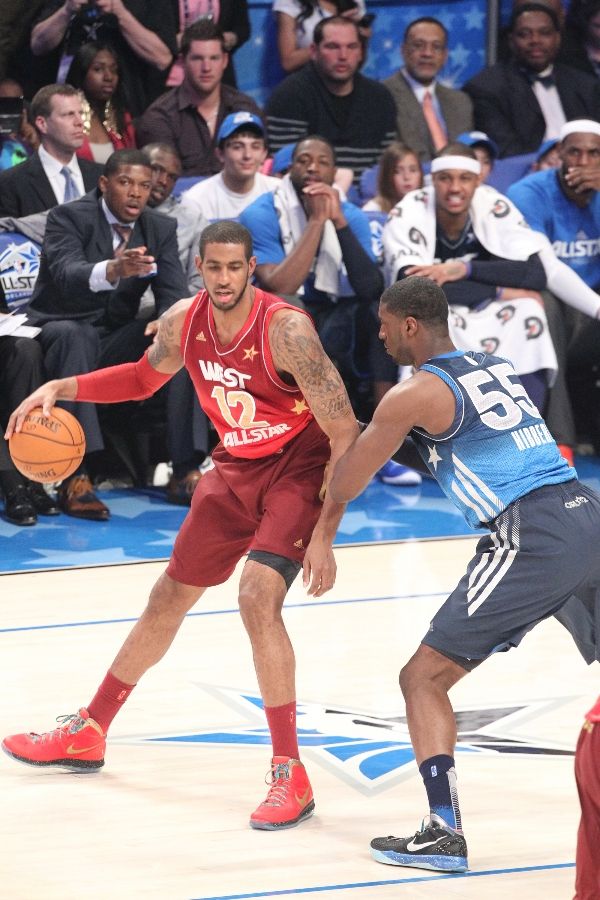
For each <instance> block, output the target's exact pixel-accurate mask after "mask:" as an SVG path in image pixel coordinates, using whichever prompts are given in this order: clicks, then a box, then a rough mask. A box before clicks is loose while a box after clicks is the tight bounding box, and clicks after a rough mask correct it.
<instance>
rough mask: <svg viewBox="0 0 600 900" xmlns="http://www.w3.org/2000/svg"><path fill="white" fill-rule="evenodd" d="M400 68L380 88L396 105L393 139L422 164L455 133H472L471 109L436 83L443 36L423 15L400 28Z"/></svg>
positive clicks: (441, 63)
mask: <svg viewBox="0 0 600 900" xmlns="http://www.w3.org/2000/svg"><path fill="white" fill-rule="evenodd" d="M400 50H401V53H402V58H403V60H404V67H403V68H402V69H399V70H398V71H397V72H394V74H393V75H391V76H390V77H389V78H386V79H385V81H384V82H383V84H384V85H385V86H386V88H387V89H388V91H389V92H390V93H391V95H392V97H393V98H394V102H395V104H396V135H397V137H398V140H399V141H402V142H403V143H405V144H407V145H408V146H409V147H413V148H414V149H415V150H416V151H417V153H418V154H419V156H420V158H421V160H424V161H427V160H430V159H431V157H432V156H433V155H434V154H435V153H436V151H437V150H441V148H442V147H444V146H445V145H446V144H447V143H448V141H454V140H456V136H457V135H458V134H459V133H460V132H461V131H470V130H471V129H472V128H473V105H472V103H471V99H470V97H468V96H467V95H466V94H464V93H463V92H462V91H456V90H453V89H452V88H448V87H445V86H444V85H443V84H441V83H440V82H439V81H438V80H437V78H438V75H439V73H440V72H441V70H442V69H443V68H444V66H445V65H446V62H447V60H448V31H447V29H446V28H445V26H444V25H442V23H441V22H438V20H437V19H432V18H430V17H429V16H425V17H423V18H421V19H415V21H414V22H411V23H410V25H408V27H407V28H406V30H405V32H404V39H403V42H402V46H401V48H400Z"/></svg>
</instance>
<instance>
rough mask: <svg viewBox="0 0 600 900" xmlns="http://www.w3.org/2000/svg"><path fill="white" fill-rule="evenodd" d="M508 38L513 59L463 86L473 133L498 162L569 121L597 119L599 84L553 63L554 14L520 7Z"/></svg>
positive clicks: (556, 41)
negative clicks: (493, 149) (485, 139)
mask: <svg viewBox="0 0 600 900" xmlns="http://www.w3.org/2000/svg"><path fill="white" fill-rule="evenodd" d="M509 36H510V47H511V52H512V59H511V60H510V61H509V62H500V63H496V65H493V66H488V67H487V68H486V69H483V71H481V72H479V74H478V75H475V77H474V78H471V80H470V81H468V82H467V83H466V84H465V86H464V90H465V91H466V92H467V93H468V94H469V95H470V97H471V98H472V100H473V104H474V109H475V127H476V128H478V129H480V130H481V131H485V133H486V134H488V135H489V136H490V137H491V138H492V140H494V141H495V142H496V144H497V145H498V148H499V150H500V156H501V157H505V156H518V155H519V154H523V153H534V152H535V151H536V150H537V148H538V147H539V146H540V144H541V143H542V141H544V140H549V139H551V138H555V137H558V135H559V133H560V130H561V128H562V126H563V125H564V124H565V122H567V121H570V120H572V119H596V120H598V119H600V81H598V79H597V78H593V77H592V76H591V75H586V74H585V73H584V72H580V71H578V70H577V69H573V68H571V67H570V66H565V65H563V64H562V63H557V62H556V58H557V56H558V52H559V49H560V26H559V21H558V18H557V16H556V14H555V13H554V11H553V10H552V9H550V8H548V7H547V6H544V5H542V4H541V3H524V4H522V5H521V6H519V7H518V8H517V9H515V11H514V12H513V15H512V17H511V22H510V26H509Z"/></svg>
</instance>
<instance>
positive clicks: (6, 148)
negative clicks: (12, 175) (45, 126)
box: [0, 78, 40, 171]
mask: <svg viewBox="0 0 600 900" xmlns="http://www.w3.org/2000/svg"><path fill="white" fill-rule="evenodd" d="M0 97H12V98H13V99H14V100H17V101H19V102H20V101H21V100H22V98H23V88H22V86H21V85H20V84H19V82H18V81H15V80H14V78H3V79H2V80H1V81H0ZM5 124H6V122H5V120H4V119H3V121H2V126H3V127H2V130H1V131H0V171H4V169H10V168H12V166H16V165H18V164H19V163H22V162H24V160H26V159H27V158H28V157H29V156H31V155H32V153H33V152H34V150H37V148H38V147H39V145H40V140H39V137H38V134H37V131H36V130H35V128H34V127H33V125H32V124H31V123H30V121H29V116H28V104H27V103H25V102H23V109H22V112H21V115H20V118H19V119H18V120H16V121H15V124H14V127H13V129H12V131H8V130H6V129H5V127H4V126H5Z"/></svg>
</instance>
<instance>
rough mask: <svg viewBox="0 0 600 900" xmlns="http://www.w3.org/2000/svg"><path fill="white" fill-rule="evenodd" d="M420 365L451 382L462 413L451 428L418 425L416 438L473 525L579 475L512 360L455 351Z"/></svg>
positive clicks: (482, 524)
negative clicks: (433, 431) (439, 429)
mask: <svg viewBox="0 0 600 900" xmlns="http://www.w3.org/2000/svg"><path fill="white" fill-rule="evenodd" d="M419 371H422V372H431V373H433V374H434V375H437V376H438V377H439V378H441V379H442V381H444V382H445V384H447V385H448V387H449V388H450V389H451V390H452V392H453V394H454V397H455V400H456V415H455V416H454V421H453V422H452V425H451V426H450V428H449V429H448V431H446V432H445V433H444V434H438V435H430V434H428V433H427V432H425V431H422V430H421V429H418V428H413V430H412V431H411V437H412V438H413V440H414V442H415V444H416V445H417V447H418V450H419V453H420V454H421V456H422V458H423V460H424V462H425V463H426V464H427V466H428V468H429V469H430V471H431V473H432V475H433V476H434V477H435V478H436V479H437V481H438V482H439V484H440V487H441V488H442V490H443V491H444V493H445V494H446V495H447V497H448V498H449V499H450V500H452V502H453V503H454V504H455V506H457V507H458V509H460V511H461V512H462V514H463V515H464V517H465V519H466V520H467V522H468V523H469V525H471V526H472V527H474V528H481V527H485V525H486V523H488V522H490V521H491V520H492V519H495V518H496V516H498V515H500V513H501V512H502V511H503V510H504V509H506V507H507V506H508V505H509V504H510V503H512V502H513V501H514V500H517V499H518V498H519V497H523V496H524V495H525V494H529V493H530V492H531V491H534V490H536V488H539V487H542V486H543V485H546V484H558V483H560V482H563V481H570V480H571V479H573V478H576V477H577V473H576V471H575V469H573V468H571V467H570V466H569V464H568V463H567V462H566V460H565V459H564V458H563V457H562V456H561V455H560V453H559V451H558V448H557V446H556V443H555V441H554V438H553V437H552V435H551V434H550V432H549V431H548V429H547V427H546V425H545V423H544V420H543V419H542V417H541V415H540V414H539V412H538V410H537V408H536V407H535V406H534V405H533V403H532V402H531V400H530V399H529V397H528V395H527V393H526V392H525V389H524V387H523V385H522V384H521V382H520V381H519V378H518V375H517V374H516V372H515V370H514V368H513V367H512V365H511V363H509V362H508V360H505V359H502V358H501V357H499V356H488V355H486V354H485V353H477V352H474V351H464V350H455V351H453V352H452V353H446V354H443V355H442V356H435V357H433V358H432V359H430V360H428V361H427V362H426V363H425V364H424V365H423V366H421V368H420V370H419Z"/></svg>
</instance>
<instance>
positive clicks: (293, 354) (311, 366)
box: [269, 311, 350, 418]
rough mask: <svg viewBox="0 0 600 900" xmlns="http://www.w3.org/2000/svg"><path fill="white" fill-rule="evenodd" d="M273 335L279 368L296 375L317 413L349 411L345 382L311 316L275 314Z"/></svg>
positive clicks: (333, 415)
mask: <svg viewBox="0 0 600 900" xmlns="http://www.w3.org/2000/svg"><path fill="white" fill-rule="evenodd" d="M269 339H270V346H271V353H272V355H273V362H274V363H275V366H276V368H277V369H279V370H280V371H284V372H289V374H290V375H292V376H293V378H294V379H295V380H296V383H297V384H298V387H299V388H300V390H301V391H302V393H303V394H304V396H305V398H306V400H307V402H308V404H309V406H310V407H311V409H312V411H313V412H314V413H315V415H316V416H317V417H319V416H325V417H327V418H338V417H340V416H345V415H348V412H349V409H350V404H349V401H348V394H347V393H346V388H345V387H344V383H343V381H342V379H341V377H340V374H339V372H338V371H337V369H336V368H335V366H334V365H333V363H332V361H331V360H330V359H329V357H328V356H327V354H326V353H325V351H324V349H323V346H322V344H321V341H320V340H319V337H318V335H317V332H316V331H315V329H314V326H313V325H312V323H311V322H310V321H309V319H308V318H307V316H305V315H304V314H303V313H301V312H298V313H296V312H294V311H291V312H290V313H287V312H286V313H282V314H279V315H277V316H274V318H273V322H272V326H271V329H270V334H269Z"/></svg>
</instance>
